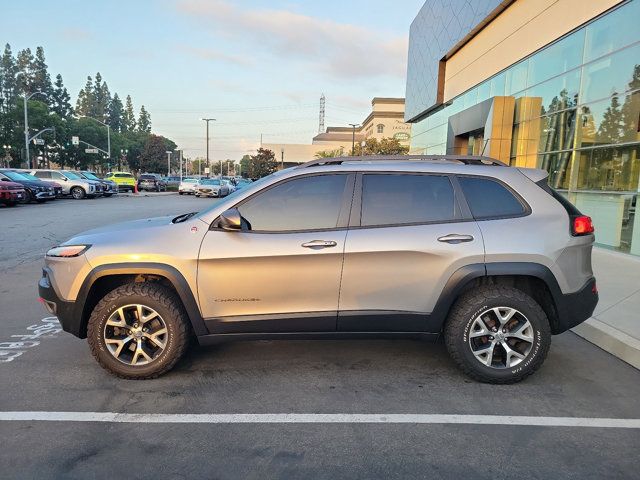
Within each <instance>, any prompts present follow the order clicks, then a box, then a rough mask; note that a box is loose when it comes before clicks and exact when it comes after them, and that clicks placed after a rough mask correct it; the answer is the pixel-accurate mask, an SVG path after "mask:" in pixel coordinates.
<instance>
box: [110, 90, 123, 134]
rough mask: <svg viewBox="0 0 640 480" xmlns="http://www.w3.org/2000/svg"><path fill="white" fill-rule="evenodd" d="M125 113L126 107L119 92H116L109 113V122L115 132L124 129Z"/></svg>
mask: <svg viewBox="0 0 640 480" xmlns="http://www.w3.org/2000/svg"><path fill="white" fill-rule="evenodd" d="M123 115H124V108H123V106H122V101H121V100H120V97H119V96H118V94H117V93H114V94H113V98H112V99H111V103H110V104H109V112H108V115H107V123H108V124H109V126H110V127H111V129H112V130H113V131H114V132H121V131H123V130H124V128H123V118H122V117H123Z"/></svg>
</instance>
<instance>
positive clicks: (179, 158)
mask: <svg viewBox="0 0 640 480" xmlns="http://www.w3.org/2000/svg"><path fill="white" fill-rule="evenodd" d="M178 153H179V157H178V160H179V161H180V181H181V182H182V150H178Z"/></svg>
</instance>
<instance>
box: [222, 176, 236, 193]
mask: <svg viewBox="0 0 640 480" xmlns="http://www.w3.org/2000/svg"><path fill="white" fill-rule="evenodd" d="M221 181H222V184H223V185H226V186H227V187H228V188H229V193H233V192H235V191H236V186H235V185H234V184H233V182H232V181H231V180H229V179H226V178H223V179H222V180H221Z"/></svg>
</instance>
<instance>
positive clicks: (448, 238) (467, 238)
mask: <svg viewBox="0 0 640 480" xmlns="http://www.w3.org/2000/svg"><path fill="white" fill-rule="evenodd" d="M438 241H439V242H446V243H462V242H472V241H473V235H459V234H457V233H450V234H449V235H445V236H443V237H438Z"/></svg>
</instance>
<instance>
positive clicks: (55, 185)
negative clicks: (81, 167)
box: [48, 182, 64, 198]
mask: <svg viewBox="0 0 640 480" xmlns="http://www.w3.org/2000/svg"><path fill="white" fill-rule="evenodd" d="M48 183H49V185H51V186H52V187H53V193H54V194H55V195H56V198H62V197H64V189H63V188H62V185H60V184H59V183H58V182H48Z"/></svg>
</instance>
